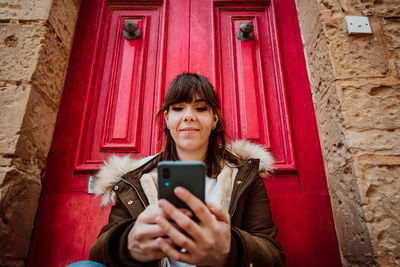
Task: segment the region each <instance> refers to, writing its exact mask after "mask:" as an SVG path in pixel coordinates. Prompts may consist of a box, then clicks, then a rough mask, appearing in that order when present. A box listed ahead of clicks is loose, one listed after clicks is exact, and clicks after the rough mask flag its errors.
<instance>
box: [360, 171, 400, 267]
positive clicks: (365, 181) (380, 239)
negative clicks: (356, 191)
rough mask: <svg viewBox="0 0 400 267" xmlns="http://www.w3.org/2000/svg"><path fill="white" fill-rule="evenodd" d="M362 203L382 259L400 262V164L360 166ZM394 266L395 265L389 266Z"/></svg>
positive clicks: (376, 251)
mask: <svg viewBox="0 0 400 267" xmlns="http://www.w3.org/2000/svg"><path fill="white" fill-rule="evenodd" d="M358 168H359V169H360V172H361V173H362V179H361V180H360V181H359V184H360V190H361V195H362V198H363V199H364V203H365V205H364V206H363V207H364V209H365V210H366V213H367V214H368V227H369V229H370V232H371V238H372V240H373V244H374V247H375V253H376V256H377V257H378V258H380V261H382V260H383V258H386V261H390V259H391V261H392V262H393V263H396V265H399V264H400V223H399V222H400V190H399V188H400V180H399V177H400V166H358ZM389 266H395V265H389Z"/></svg>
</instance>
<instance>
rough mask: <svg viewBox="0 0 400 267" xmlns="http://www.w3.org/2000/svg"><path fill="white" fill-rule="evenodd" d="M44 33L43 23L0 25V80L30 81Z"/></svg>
mask: <svg viewBox="0 0 400 267" xmlns="http://www.w3.org/2000/svg"><path fill="white" fill-rule="evenodd" d="M45 32H46V26H45V24H44V23H43V22H32V23H30V24H20V23H0V47H1V49H0V80H5V81H18V82H20V81H29V80H30V79H31V76H32V74H33V72H34V71H35V69H36V64H37V60H38V56H39V51H40V49H41V42H42V40H43V37H44V34H45Z"/></svg>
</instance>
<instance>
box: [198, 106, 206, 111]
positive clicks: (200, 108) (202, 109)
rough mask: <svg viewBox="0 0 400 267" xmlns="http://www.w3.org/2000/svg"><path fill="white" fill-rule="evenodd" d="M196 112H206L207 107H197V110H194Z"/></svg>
mask: <svg viewBox="0 0 400 267" xmlns="http://www.w3.org/2000/svg"><path fill="white" fill-rule="evenodd" d="M196 110H197V111H200V112H202V111H206V110H207V107H198V108H196Z"/></svg>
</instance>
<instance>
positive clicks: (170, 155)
mask: <svg viewBox="0 0 400 267" xmlns="http://www.w3.org/2000/svg"><path fill="white" fill-rule="evenodd" d="M195 97H199V98H201V99H202V100H204V101H205V102H206V103H207V104H208V105H209V106H210V107H211V109H212V112H213V115H216V116H217V118H218V122H217V125H216V127H215V129H213V130H212V131H211V134H210V137H209V142H208V150H207V155H206V160H205V163H206V167H207V175H208V176H209V177H213V176H215V175H218V174H219V173H220V172H221V170H222V167H223V161H224V160H228V161H232V159H230V158H231V157H230V156H231V154H230V153H228V154H229V155H230V156H228V155H227V153H226V149H225V121H224V119H223V118H222V115H221V112H220V107H219V103H218V98H217V94H216V93H215V91H214V87H213V86H212V85H211V83H210V82H209V81H208V80H207V78H205V77H204V76H202V75H199V74H195V73H182V74H180V75H178V76H177V77H176V78H175V79H174V80H173V81H172V82H171V84H170V85H169V87H168V91H167V94H166V95H165V98H164V102H163V105H162V107H161V109H160V111H159V112H158V113H157V116H156V120H157V121H158V125H159V127H160V129H163V128H164V134H163V140H162V144H163V151H162V152H161V154H160V160H179V159H178V154H177V152H176V145H175V141H174V139H173V138H172V136H171V133H170V131H169V129H168V128H167V127H166V125H165V121H164V116H163V115H164V112H165V111H167V112H168V111H169V107H170V106H171V105H174V104H176V103H192V101H193V100H194V98H195ZM227 157H228V158H227Z"/></svg>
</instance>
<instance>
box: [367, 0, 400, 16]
mask: <svg viewBox="0 0 400 267" xmlns="http://www.w3.org/2000/svg"><path fill="white" fill-rule="evenodd" d="M359 5H360V8H362V10H363V13H364V14H365V15H372V14H376V15H378V16H380V17H384V18H390V17H399V16H400V2H399V1H398V0H360V2H359Z"/></svg>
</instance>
